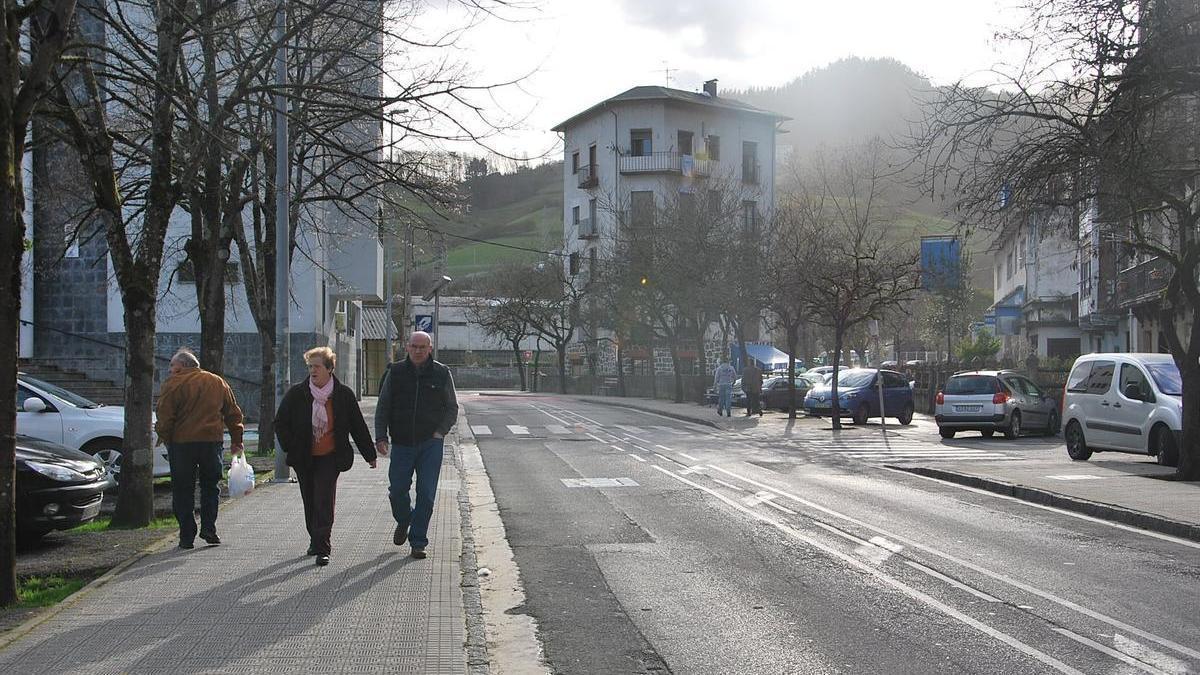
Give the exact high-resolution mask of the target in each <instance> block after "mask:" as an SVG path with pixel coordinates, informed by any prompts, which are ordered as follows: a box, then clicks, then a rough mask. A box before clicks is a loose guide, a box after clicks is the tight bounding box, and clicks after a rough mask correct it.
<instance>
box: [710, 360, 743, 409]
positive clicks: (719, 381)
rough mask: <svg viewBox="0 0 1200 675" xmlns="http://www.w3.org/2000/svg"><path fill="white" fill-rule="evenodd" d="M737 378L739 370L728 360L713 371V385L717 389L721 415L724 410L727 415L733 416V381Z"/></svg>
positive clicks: (718, 407) (718, 406)
mask: <svg viewBox="0 0 1200 675" xmlns="http://www.w3.org/2000/svg"><path fill="white" fill-rule="evenodd" d="M736 378H737V371H736V370H734V369H733V366H731V365H729V362H728V361H722V362H721V365H719V366H717V369H716V370H715V371H713V387H714V388H715V389H716V390H717V416H718V417H720V416H721V413H722V412H724V413H725V416H726V417H732V416H733V412H732V410H733V381H734V380H735V379H736Z"/></svg>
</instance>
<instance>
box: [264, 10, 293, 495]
mask: <svg viewBox="0 0 1200 675" xmlns="http://www.w3.org/2000/svg"><path fill="white" fill-rule="evenodd" d="M286 33H287V5H286V4H285V3H284V1H283V0H280V2H279V7H278V8H277V9H276V10H275V40H276V42H277V43H278V46H277V47H276V52H275V86H276V87H277V91H276V93H275V404H276V405H278V404H279V402H280V401H282V400H283V396H284V394H286V393H287V390H288V386H289V385H290V384H291V379H292V373H291V363H292V362H291V358H292V355H291V348H292V341H291V336H289V335H288V331H289V330H291V326H290V321H289V318H290V317H289V316H288V311H289V307H288V301H289V300H290V298H291V288H290V286H291V270H290V269H289V267H290V266H289V260H288V255H289V253H290V250H291V245H290V244H291V234H292V228H291V223H290V222H289V221H290V211H291V209H290V206H289V204H288V197H289V196H290V194H289V192H290V186H289V184H288V175H289V173H290V169H289V167H288V162H289V160H290V159H291V156H290V154H289V153H290V151H291V146H290V145H289V143H288V118H287V115H288V110H287V94H286V93H285V91H284V87H285V86H287V43H286V42H285V41H284V36H285V35H286ZM260 442H261V439H260ZM290 479H291V471H290V470H289V469H288V464H287V455H285V454H284V453H283V451H282V449H281V448H280V447H279V446H278V444H276V446H275V482H277V483H286V482H288V481H289V480H290Z"/></svg>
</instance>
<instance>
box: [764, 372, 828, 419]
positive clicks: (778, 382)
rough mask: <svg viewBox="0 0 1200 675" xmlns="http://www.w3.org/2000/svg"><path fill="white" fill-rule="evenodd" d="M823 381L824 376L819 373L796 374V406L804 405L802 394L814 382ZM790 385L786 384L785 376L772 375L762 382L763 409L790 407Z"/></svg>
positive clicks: (784, 410)
mask: <svg viewBox="0 0 1200 675" xmlns="http://www.w3.org/2000/svg"><path fill="white" fill-rule="evenodd" d="M824 382H825V377H824V376H822V375H821V374H820V373H804V374H803V375H797V376H796V407H797V408H803V407H804V395H805V394H807V393H808V390H809V389H810V388H812V386H813V385H814V384H822V383H824ZM790 391H791V387H790V386H789V384H788V379H787V377H786V376H783V377H772V378H771V379H769V380H767V381H765V382H763V391H762V407H763V409H764V410H765V409H767V408H771V409H773V410H774V409H778V410H782V411H783V412H787V411H788V410H790V409H791V397H790V396H789V393H790Z"/></svg>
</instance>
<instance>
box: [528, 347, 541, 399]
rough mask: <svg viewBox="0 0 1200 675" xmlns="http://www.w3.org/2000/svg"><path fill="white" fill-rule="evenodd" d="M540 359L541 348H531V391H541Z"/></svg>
mask: <svg viewBox="0 0 1200 675" xmlns="http://www.w3.org/2000/svg"><path fill="white" fill-rule="evenodd" d="M541 361H542V350H541V349H534V350H533V372H532V373H530V379H531V380H532V381H533V387H532V388H531V390H532V391H541V389H542V377H541V375H542V371H541V368H542V366H541Z"/></svg>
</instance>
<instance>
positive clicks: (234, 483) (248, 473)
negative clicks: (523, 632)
mask: <svg viewBox="0 0 1200 675" xmlns="http://www.w3.org/2000/svg"><path fill="white" fill-rule="evenodd" d="M253 489H254V468H253V467H251V466H250V463H249V462H247V461H246V456H245V455H234V456H233V462H232V463H231V464H230V465H229V496H230V497H242V496H245V495H248V494H250V491H251V490H253Z"/></svg>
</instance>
